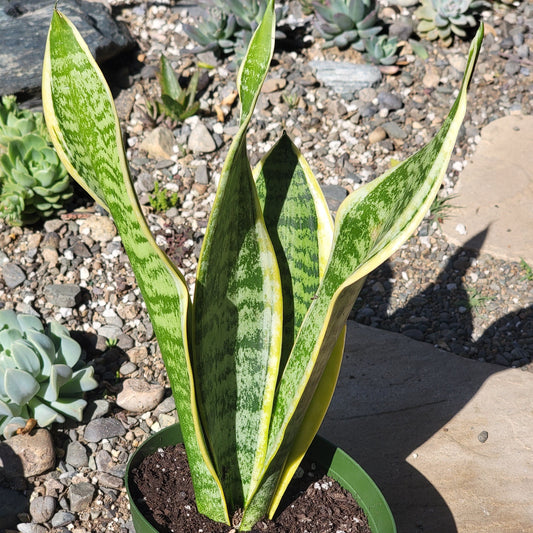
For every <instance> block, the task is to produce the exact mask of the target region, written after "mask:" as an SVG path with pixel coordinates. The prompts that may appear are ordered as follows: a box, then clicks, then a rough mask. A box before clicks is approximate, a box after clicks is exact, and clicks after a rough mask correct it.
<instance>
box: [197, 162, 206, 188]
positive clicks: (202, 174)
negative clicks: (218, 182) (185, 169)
mask: <svg viewBox="0 0 533 533" xmlns="http://www.w3.org/2000/svg"><path fill="white" fill-rule="evenodd" d="M194 180H195V181H196V183H199V184H200V185H208V184H209V173H208V172H207V163H206V162H205V161H202V162H200V164H199V165H198V166H197V167H196V172H195V173H194Z"/></svg>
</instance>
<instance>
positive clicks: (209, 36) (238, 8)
mask: <svg viewBox="0 0 533 533" xmlns="http://www.w3.org/2000/svg"><path fill="white" fill-rule="evenodd" d="M213 6H214V7H212V8H211V9H208V10H207V14H206V18H205V19H204V20H203V21H202V22H200V23H199V25H198V28H195V27H193V26H190V25H189V24H184V25H183V29H184V31H185V33H186V34H187V35H188V36H189V37H190V38H191V39H193V40H194V41H196V42H197V43H198V44H199V45H200V48H196V49H194V50H193V52H194V53H198V52H205V51H208V50H212V51H213V52H214V53H215V54H216V55H218V56H219V57H220V56H228V55H231V54H233V53H236V54H237V56H238V57H239V58H242V56H243V55H244V52H245V50H246V48H247V47H248V43H249V42H250V39H251V38H252V35H253V32H254V31H255V30H256V28H257V26H258V25H259V22H260V21H261V19H262V18H263V15H264V13H265V9H266V6H267V2H266V0H242V1H240V0H213ZM288 8H289V6H288V5H284V6H282V7H280V8H278V9H277V10H276V19H277V20H279V19H280V18H282V17H283V16H284V15H285V14H286V13H287V11H288ZM276 36H277V37H278V38H283V37H284V35H283V34H281V33H278V32H277V33H276Z"/></svg>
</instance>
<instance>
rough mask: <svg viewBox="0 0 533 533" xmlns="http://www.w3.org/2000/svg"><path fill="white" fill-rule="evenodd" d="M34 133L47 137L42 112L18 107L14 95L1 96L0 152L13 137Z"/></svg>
mask: <svg viewBox="0 0 533 533" xmlns="http://www.w3.org/2000/svg"><path fill="white" fill-rule="evenodd" d="M29 133H36V134H38V135H40V136H41V137H44V138H45V139H48V131H47V130H46V125H45V123H44V118H43V115H42V113H32V112H31V111H29V110H27V109H20V108H19V107H18V105H17V101H16V97H15V96H13V95H11V96H2V100H1V101H0V152H1V151H4V150H6V149H7V145H8V144H9V142H10V141H11V140H13V139H16V138H19V137H23V136H24V135H27V134H29Z"/></svg>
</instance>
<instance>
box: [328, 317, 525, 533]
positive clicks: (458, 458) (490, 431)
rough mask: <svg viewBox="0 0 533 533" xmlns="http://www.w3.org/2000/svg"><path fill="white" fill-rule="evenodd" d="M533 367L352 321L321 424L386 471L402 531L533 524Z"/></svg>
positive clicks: (382, 478)
mask: <svg viewBox="0 0 533 533" xmlns="http://www.w3.org/2000/svg"><path fill="white" fill-rule="evenodd" d="M532 392H533V373H531V372H527V371H525V370H521V369H505V368H504V367H501V366H498V365H492V364H488V363H480V362H478V361H473V360H469V359H465V358H462V357H459V356H456V355H453V354H450V353H448V352H443V351H441V350H438V349H436V348H433V347H432V346H431V345H429V344H425V343H421V342H418V341H414V340H412V339H409V338H408V337H405V336H403V335H399V334H396V333H390V332H386V331H381V330H376V329H373V328H369V327H366V326H361V325H358V324H355V323H354V322H349V323H348V334H347V342H346V350H345V359H344V361H343V367H342V370H341V375H340V378H339V383H338V386H337V390H336V392H335V395H334V397H333V400H332V403H331V406H330V409H329V411H328V414H327V416H326V420H325V421H324V424H323V426H322V428H321V430H320V433H321V434H322V435H323V436H325V437H326V438H328V439H329V440H331V441H332V442H334V443H335V444H337V445H338V446H341V447H342V448H344V449H345V450H346V451H347V452H348V453H349V454H350V455H351V456H352V457H354V458H355V459H356V460H357V461H358V462H359V463H360V464H361V465H362V466H363V468H365V470H366V471H367V472H368V473H369V474H370V475H371V477H372V478H373V479H374V480H375V481H376V483H377V484H378V486H379V487H380V488H381V490H382V491H383V493H384V495H385V497H386V499H387V501H388V502H389V505H390V506H391V509H392V512H393V514H394V516H395V519H396V522H397V525H398V531H399V533H404V532H405V533H415V532H426V533H489V532H490V533H494V532H495V531H498V532H502V533H503V532H505V533H507V532H508V533H520V532H531V531H533V437H532V436H533V394H532Z"/></svg>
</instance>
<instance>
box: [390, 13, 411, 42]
mask: <svg viewBox="0 0 533 533" xmlns="http://www.w3.org/2000/svg"><path fill="white" fill-rule="evenodd" d="M413 32H414V24H413V20H412V19H411V18H410V17H400V18H399V19H397V20H395V21H394V22H393V23H392V24H391V25H390V26H389V35H390V36H391V37H396V38H397V39H398V40H399V41H407V39H409V37H411V35H412V34H413Z"/></svg>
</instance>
